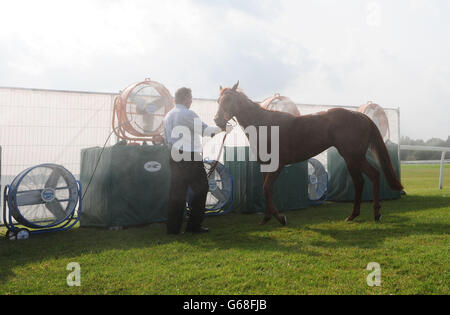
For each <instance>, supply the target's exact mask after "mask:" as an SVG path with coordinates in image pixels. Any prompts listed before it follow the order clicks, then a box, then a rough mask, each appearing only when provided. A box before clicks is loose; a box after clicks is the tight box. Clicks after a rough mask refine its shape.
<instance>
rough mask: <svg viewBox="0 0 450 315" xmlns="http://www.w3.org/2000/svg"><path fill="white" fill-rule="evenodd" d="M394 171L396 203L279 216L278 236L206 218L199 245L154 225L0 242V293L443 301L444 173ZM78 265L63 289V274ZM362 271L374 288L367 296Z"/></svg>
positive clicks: (448, 189) (447, 194) (247, 221)
mask: <svg viewBox="0 0 450 315" xmlns="http://www.w3.org/2000/svg"><path fill="white" fill-rule="evenodd" d="M438 178H439V166H437V165H436V166H423V165H407V166H402V182H403V184H404V186H405V190H406V192H407V196H404V197H403V198H402V199H401V200H395V201H384V202H383V203H382V206H383V209H382V213H383V221H382V223H380V224H376V223H375V222H374V221H373V211H372V205H371V204H370V203H364V204H363V207H362V215H361V217H360V218H358V219H357V220H356V222H352V223H345V222H344V219H345V218H346V217H347V216H348V215H349V214H350V212H351V208H352V205H351V204H350V203H326V204H324V205H322V206H319V207H316V208H309V209H306V210H299V211H291V212H287V213H286V214H287V216H288V226H287V227H281V226H280V225H279V224H278V223H277V222H275V220H272V221H271V222H270V223H269V224H268V225H267V226H263V227H262V226H259V225H258V222H259V220H260V218H261V216H260V215H242V214H230V215H227V216H224V217H214V218H207V219H206V222H205V223H206V225H207V226H208V227H209V228H210V229H211V232H210V233H209V234H207V235H180V236H168V235H166V234H165V226H164V225H161V224H154V225H150V226H146V227H141V228H131V229H126V230H122V231H117V232H114V231H108V230H101V229H73V230H71V231H68V232H63V233H53V234H46V235H36V236H32V237H31V239H30V240H28V241H15V242H13V241H6V240H4V241H3V240H0V294H233V295H234V294H449V293H450V292H449V284H450V259H449V250H450V235H449V232H450V166H448V165H447V166H446V172H445V181H444V190H439V189H438ZM70 262H77V263H79V264H80V266H81V286H80V287H69V286H68V285H67V284H66V277H67V276H68V274H69V273H70V272H71V271H68V270H66V267H67V264H69V263H70ZM370 262H377V263H379V264H380V265H381V287H369V286H368V285H367V283H366V278H367V276H368V275H369V273H370V272H371V271H367V270H366V267H367V265H368V264H369V263H370Z"/></svg>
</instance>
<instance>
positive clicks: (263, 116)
mask: <svg viewBox="0 0 450 315" xmlns="http://www.w3.org/2000/svg"><path fill="white" fill-rule="evenodd" d="M238 85H239V82H238V83H237V84H236V85H235V86H234V87H233V88H231V89H230V88H225V89H223V88H221V89H220V97H219V99H218V103H219V109H218V111H217V115H216V117H215V119H214V121H215V123H216V124H217V126H218V127H220V128H221V129H222V130H225V129H226V126H227V123H228V121H229V120H230V119H232V118H233V117H235V118H236V119H237V122H238V123H239V124H240V125H241V126H242V127H243V128H244V129H245V128H247V127H249V126H255V127H256V130H257V131H258V132H257V133H258V135H257V137H258V139H259V130H260V129H259V127H261V126H266V127H267V128H271V127H276V126H278V128H279V139H271V132H270V131H268V132H267V140H264V141H267V143H268V148H271V145H270V144H271V143H272V142H273V141H279V167H278V169H276V171H274V172H270V173H263V179H264V196H265V198H266V212H265V216H264V219H263V220H262V222H261V224H266V223H267V222H268V221H269V220H270V219H271V217H272V215H273V216H275V217H276V218H277V220H278V221H279V222H280V223H281V224H282V225H286V217H285V216H280V214H279V213H278V210H277V209H276V207H275V205H274V203H273V199H272V194H273V185H274V183H275V181H276V179H277V177H278V176H279V175H280V173H281V171H282V169H283V167H284V166H285V165H289V164H294V163H298V162H301V161H306V160H308V159H310V158H311V157H314V156H316V155H318V154H320V153H321V152H323V151H325V150H326V149H328V148H330V147H332V146H334V147H336V148H337V150H338V152H339V153H340V154H341V155H342V157H343V158H344V160H345V162H346V165H347V168H348V170H349V172H350V175H351V177H352V180H353V183H354V186H355V200H354V205H353V212H352V214H351V215H350V216H349V217H348V218H347V221H353V220H354V219H355V218H356V217H358V216H359V214H360V207H361V198H362V192H363V185H364V179H363V176H362V173H364V174H366V175H367V176H368V177H369V179H370V181H371V182H372V184H373V207H374V216H375V221H380V219H381V213H380V209H381V206H380V174H379V172H378V171H377V169H376V168H375V167H373V166H372V165H371V164H370V163H369V162H368V161H367V159H366V152H367V150H368V149H369V148H371V149H372V150H373V151H374V152H375V153H376V156H377V157H378V160H379V162H380V165H381V169H382V170H383V173H384V175H385V176H386V179H387V182H388V184H389V186H390V187H391V189H392V190H396V191H400V190H402V189H403V186H402V184H401V183H400V181H399V179H398V178H397V176H396V175H395V172H394V169H393V166H392V162H391V158H390V156H389V154H388V151H387V148H386V145H385V143H384V141H383V138H382V136H381V134H380V131H379V130H378V127H377V126H376V125H375V123H374V122H373V121H372V120H371V119H370V118H369V117H368V116H366V115H364V114H362V113H359V112H356V111H350V110H346V109H342V108H334V109H330V110H329V111H327V112H320V113H317V114H314V115H306V116H300V117H296V116H293V115H291V114H288V113H283V112H278V111H271V110H266V109H264V108H262V107H261V106H260V105H259V104H258V103H255V102H253V101H251V100H250V99H249V98H248V97H247V96H246V95H245V94H244V93H242V92H240V91H239V90H238ZM247 137H248V138H249V140H251V139H250V137H249V135H247ZM250 145H251V146H252V143H251V144H250ZM257 160H258V162H259V163H264V162H262V159H261V158H260V152H258V154H257Z"/></svg>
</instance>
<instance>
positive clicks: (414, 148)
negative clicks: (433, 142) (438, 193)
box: [400, 145, 450, 189]
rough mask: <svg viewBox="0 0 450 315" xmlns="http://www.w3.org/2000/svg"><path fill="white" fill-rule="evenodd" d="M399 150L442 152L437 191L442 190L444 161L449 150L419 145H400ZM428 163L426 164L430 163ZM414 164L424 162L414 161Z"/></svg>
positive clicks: (422, 162)
mask: <svg viewBox="0 0 450 315" xmlns="http://www.w3.org/2000/svg"><path fill="white" fill-rule="evenodd" d="M400 150H404V151H433V152H442V155H441V161H440V164H441V172H440V175H439V189H442V188H443V183H444V165H445V163H446V161H445V155H446V153H447V152H450V148H445V147H427V146H420V145H401V146H400ZM430 162H431V161H429V162H428V163H430ZM416 164H425V161H416Z"/></svg>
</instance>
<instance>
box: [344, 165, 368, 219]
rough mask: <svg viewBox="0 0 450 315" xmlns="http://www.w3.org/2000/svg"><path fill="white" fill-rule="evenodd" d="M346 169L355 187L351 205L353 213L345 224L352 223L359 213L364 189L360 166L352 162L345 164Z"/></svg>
mask: <svg viewBox="0 0 450 315" xmlns="http://www.w3.org/2000/svg"><path fill="white" fill-rule="evenodd" d="M347 168H348V170H349V172H350V175H351V177H352V180H353V185H354V186H355V201H354V203H353V212H352V214H351V215H350V216H349V217H348V218H347V219H346V220H345V221H347V222H350V221H353V220H354V219H355V218H356V217H358V216H359V214H360V213H361V201H362V192H363V188H364V178H363V176H362V173H361V169H360V164H359V163H354V162H350V163H349V162H347Z"/></svg>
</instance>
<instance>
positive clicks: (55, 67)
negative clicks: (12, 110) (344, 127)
mask: <svg viewBox="0 0 450 315" xmlns="http://www.w3.org/2000/svg"><path fill="white" fill-rule="evenodd" d="M0 12H2V18H1V19H0V86H16V87H30V88H45V89H65V90H83V91H100V92H116V91H118V90H120V89H123V88H124V87H126V86H127V85H129V84H130V83H133V82H138V81H141V80H143V79H144V78H145V77H148V76H149V77H151V78H152V79H154V80H156V81H159V82H161V83H163V84H165V85H166V86H167V87H168V88H169V90H170V91H171V92H172V93H174V91H175V90H176V89H177V88H178V87H181V86H189V87H191V88H192V89H193V92H194V97H200V98H217V96H218V88H219V85H223V86H230V85H232V84H234V83H235V82H236V81H237V80H240V81H241V87H242V88H243V89H244V90H245V91H246V93H247V94H248V95H249V96H250V97H251V98H252V99H254V100H262V99H264V98H266V97H268V96H271V95H273V94H274V93H276V92H278V93H280V94H282V95H286V96H288V97H290V98H291V99H293V100H294V101H296V102H298V103H311V104H340V105H354V106H357V105H361V104H364V103H366V102H367V101H369V100H371V101H374V102H376V103H378V104H380V105H382V106H384V107H395V108H396V107H400V110H401V133H402V135H407V136H409V137H412V138H422V139H429V138H431V137H439V138H443V139H447V137H448V136H449V135H450V114H449V107H450V58H449V56H450V35H449V33H450V1H448V0H395V1H392V0H386V1H384V0H383V1H363V0H308V1H306V0H305V1H299V0H273V1H272V0H228V1H227V0H170V1H162V0H159V1H152V0H126V1H125V0H124V1H122V0H76V1H75V0H73V1H65V0H55V1H51V0H40V1H35V0H32V1H21V0H0Z"/></svg>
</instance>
